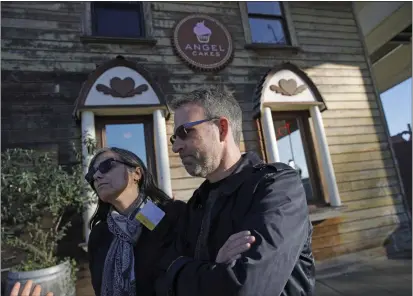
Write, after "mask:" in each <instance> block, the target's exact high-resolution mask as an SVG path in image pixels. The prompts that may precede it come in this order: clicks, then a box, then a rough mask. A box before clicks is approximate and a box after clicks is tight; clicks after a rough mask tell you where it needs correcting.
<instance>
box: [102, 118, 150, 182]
mask: <svg viewBox="0 0 413 296" xmlns="http://www.w3.org/2000/svg"><path fill="white" fill-rule="evenodd" d="M96 129H97V131H96V138H97V141H98V144H99V146H100V147H118V148H123V149H127V150H129V151H132V152H133V153H135V154H136V155H137V156H139V157H140V158H141V159H142V161H143V163H144V164H145V165H146V166H147V168H148V170H149V171H150V172H151V173H152V174H153V175H154V177H155V178H156V174H155V171H156V169H155V168H156V166H155V154H154V150H155V149H154V141H153V136H152V135H153V125H152V120H151V118H150V116H149V117H147V116H140V117H136V116H134V117H133V118H132V117H122V118H116V117H114V118H112V117H111V118H106V117H98V118H97V119H96Z"/></svg>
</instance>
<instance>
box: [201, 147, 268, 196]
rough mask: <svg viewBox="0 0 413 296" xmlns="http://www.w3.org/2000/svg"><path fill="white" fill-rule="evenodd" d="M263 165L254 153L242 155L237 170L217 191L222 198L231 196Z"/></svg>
mask: <svg viewBox="0 0 413 296" xmlns="http://www.w3.org/2000/svg"><path fill="white" fill-rule="evenodd" d="M260 164H263V161H262V160H261V159H260V158H259V157H258V155H257V154H256V153H254V152H247V153H245V154H243V155H241V158H240V160H239V161H238V163H237V164H235V165H236V168H235V170H234V171H233V172H232V173H231V175H229V176H228V177H226V178H225V179H223V180H225V181H224V182H222V184H221V185H220V186H219V187H218V189H216V190H217V191H218V192H219V194H220V195H221V196H228V195H231V194H232V193H233V192H234V191H235V190H237V189H238V187H239V186H241V184H242V183H244V181H245V179H246V178H248V176H250V173H251V172H252V170H253V169H254V168H255V167H257V166H259V165H260ZM207 182H208V180H205V181H204V182H203V183H202V184H201V186H200V187H199V189H198V190H201V191H202V189H203V187H204V186H205V184H207Z"/></svg>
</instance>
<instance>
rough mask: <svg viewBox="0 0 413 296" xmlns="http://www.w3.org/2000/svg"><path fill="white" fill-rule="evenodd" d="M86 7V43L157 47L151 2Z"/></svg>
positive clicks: (86, 4) (89, 4) (89, 3)
mask: <svg viewBox="0 0 413 296" xmlns="http://www.w3.org/2000/svg"><path fill="white" fill-rule="evenodd" d="M83 5H84V11H83V16H82V17H83V19H82V33H83V34H82V36H80V39H81V41H82V42H85V43H116V44H119V43H126V44H135V43H138V44H148V45H155V44H156V40H155V39H153V38H152V31H153V29H152V9H151V5H152V4H151V2H149V1H145V2H138V1H105V2H103V1H87V2H84V3H83Z"/></svg>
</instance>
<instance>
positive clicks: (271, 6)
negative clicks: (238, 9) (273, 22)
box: [247, 1, 282, 16]
mask: <svg viewBox="0 0 413 296" xmlns="http://www.w3.org/2000/svg"><path fill="white" fill-rule="evenodd" d="M247 9H248V13H259V14H267V15H278V16H281V15H282V13H281V7H280V2H277V1H269V2H264V1H257V2H247Z"/></svg>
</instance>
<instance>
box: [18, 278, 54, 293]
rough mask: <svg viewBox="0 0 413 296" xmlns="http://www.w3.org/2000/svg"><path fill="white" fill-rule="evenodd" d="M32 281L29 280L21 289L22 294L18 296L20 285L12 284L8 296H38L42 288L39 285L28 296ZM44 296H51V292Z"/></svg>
mask: <svg viewBox="0 0 413 296" xmlns="http://www.w3.org/2000/svg"><path fill="white" fill-rule="evenodd" d="M32 285H33V281H32V280H29V281H27V283H26V284H25V285H24V287H23V291H22V293H21V294H20V295H19V291H20V283H19V282H17V283H15V284H14V286H13V289H12V290H11V292H10V296H40V295H41V292H42V287H41V286H40V285H36V286H35V287H34V290H33V292H32V293H31V294H30V290H31V289H32ZM46 296H53V293H52V292H49V293H47V294H46Z"/></svg>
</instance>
